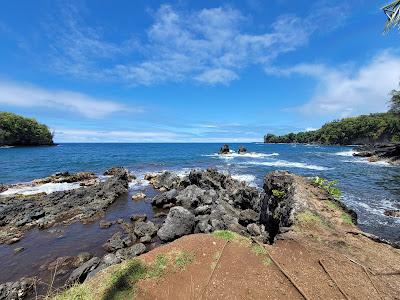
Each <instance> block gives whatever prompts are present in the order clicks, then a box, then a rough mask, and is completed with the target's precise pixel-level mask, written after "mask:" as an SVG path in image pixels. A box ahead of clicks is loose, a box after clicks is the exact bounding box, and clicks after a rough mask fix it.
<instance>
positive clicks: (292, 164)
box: [243, 160, 330, 171]
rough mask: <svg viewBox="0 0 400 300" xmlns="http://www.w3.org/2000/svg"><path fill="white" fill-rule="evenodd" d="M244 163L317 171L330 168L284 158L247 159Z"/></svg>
mask: <svg viewBox="0 0 400 300" xmlns="http://www.w3.org/2000/svg"><path fill="white" fill-rule="evenodd" d="M243 164H245V165H256V166H267V167H285V168H300V169H309V170H317V171H325V170H330V168H327V167H322V166H317V165H309V164H306V163H301V162H290V161H286V160H275V161H262V162H258V161H249V162H245V163H243Z"/></svg>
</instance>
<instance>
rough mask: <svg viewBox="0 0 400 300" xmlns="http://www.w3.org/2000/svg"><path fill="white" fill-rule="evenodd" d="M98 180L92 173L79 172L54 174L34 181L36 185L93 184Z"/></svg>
mask: <svg viewBox="0 0 400 300" xmlns="http://www.w3.org/2000/svg"><path fill="white" fill-rule="evenodd" d="M94 179H97V177H96V175H95V174H94V173H92V172H78V173H69V172H60V173H56V174H53V175H51V176H49V177H45V178H40V179H36V180H34V181H32V182H33V183H34V184H36V185H38V184H45V183H50V182H52V183H65V182H66V183H72V182H86V181H88V182H92V183H95V181H92V180H94Z"/></svg>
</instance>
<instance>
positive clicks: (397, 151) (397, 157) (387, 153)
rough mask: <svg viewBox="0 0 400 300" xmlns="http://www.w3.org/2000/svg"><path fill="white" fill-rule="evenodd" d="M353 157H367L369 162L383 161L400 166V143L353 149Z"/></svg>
mask: <svg viewBox="0 0 400 300" xmlns="http://www.w3.org/2000/svg"><path fill="white" fill-rule="evenodd" d="M354 150H355V151H357V153H354V154H353V155H354V156H359V157H368V158H369V161H370V162H375V161H379V160H385V161H388V162H389V163H392V164H395V165H399V164H400V143H386V144H375V145H363V146H358V147H355V148H354Z"/></svg>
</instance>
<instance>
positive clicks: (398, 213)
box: [384, 209, 400, 218]
mask: <svg viewBox="0 0 400 300" xmlns="http://www.w3.org/2000/svg"><path fill="white" fill-rule="evenodd" d="M384 214H385V216H388V217H394V218H400V209H388V210H385V212H384Z"/></svg>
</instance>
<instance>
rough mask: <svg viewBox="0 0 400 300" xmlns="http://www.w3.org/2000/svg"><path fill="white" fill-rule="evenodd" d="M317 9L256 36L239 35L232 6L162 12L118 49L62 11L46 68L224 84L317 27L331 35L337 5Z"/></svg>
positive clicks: (240, 24) (338, 16)
mask: <svg viewBox="0 0 400 300" xmlns="http://www.w3.org/2000/svg"><path fill="white" fill-rule="evenodd" d="M319 2H321V3H324V5H311V13H310V14H309V15H307V16H305V17H304V18H300V17H297V16H294V15H282V16H279V17H278V18H277V19H276V20H275V21H273V22H271V24H270V27H269V28H268V29H267V30H264V32H261V33H252V32H251V31H249V32H248V31H246V30H245V26H246V25H248V21H249V18H247V17H246V16H244V15H243V14H242V12H241V11H239V10H238V9H235V8H232V7H228V6H224V7H216V8H207V9H201V10H196V11H185V10H177V9H175V8H174V7H173V6H170V5H162V6H161V7H160V8H159V9H158V10H157V11H156V12H155V13H154V16H153V17H154V22H153V24H152V25H151V26H150V27H149V29H148V30H147V32H146V36H145V37H144V38H143V39H142V40H141V41H133V40H127V41H121V42H120V43H116V42H113V43H111V42H108V41H107V40H105V39H104V38H103V36H102V34H101V30H100V29H95V28H91V27H89V26H87V25H86V24H85V22H84V19H83V18H82V17H81V16H80V15H79V14H78V12H77V10H76V9H75V8H74V7H71V6H68V7H67V8H66V9H65V10H64V15H63V18H65V20H66V24H61V25H60V26H58V27H61V28H62V29H58V30H53V34H54V35H55V36H56V38H53V39H52V41H51V47H52V48H51V49H52V53H53V64H52V67H53V68H54V69H55V70H57V71H58V72H61V73H63V74H65V73H69V74H72V75H74V76H77V77H86V78H91V79H93V78H94V79H100V80H115V81H124V82H127V83H129V84H142V85H150V84H155V83H160V82H166V81H174V82H178V81H184V80H195V81H198V82H201V83H204V84H228V83H229V82H231V81H233V80H236V79H238V78H239V75H238V74H239V71H240V70H241V69H243V68H245V67H248V66H249V65H253V64H261V65H264V64H267V63H270V62H271V61H272V60H274V59H275V58H277V57H278V56H279V55H281V54H283V53H287V52H290V51H294V50H296V49H298V48H299V47H300V46H302V45H304V44H306V43H307V42H308V40H309V38H310V36H311V35H312V34H314V33H315V32H316V31H318V29H319V28H320V27H322V28H324V30H325V28H335V27H336V26H338V24H340V23H341V22H342V21H343V19H344V17H345V15H346V13H347V9H346V8H345V7H344V6H343V5H338V4H334V5H331V4H330V3H327V2H326V1H322V0H321V1H319ZM319 2H318V3H319ZM340 2H342V1H340ZM58 27H57V26H56V28H58ZM134 54H139V55H134ZM129 57H131V59H130V58H129ZM133 57H135V58H133ZM121 58H124V59H122V60H121Z"/></svg>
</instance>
